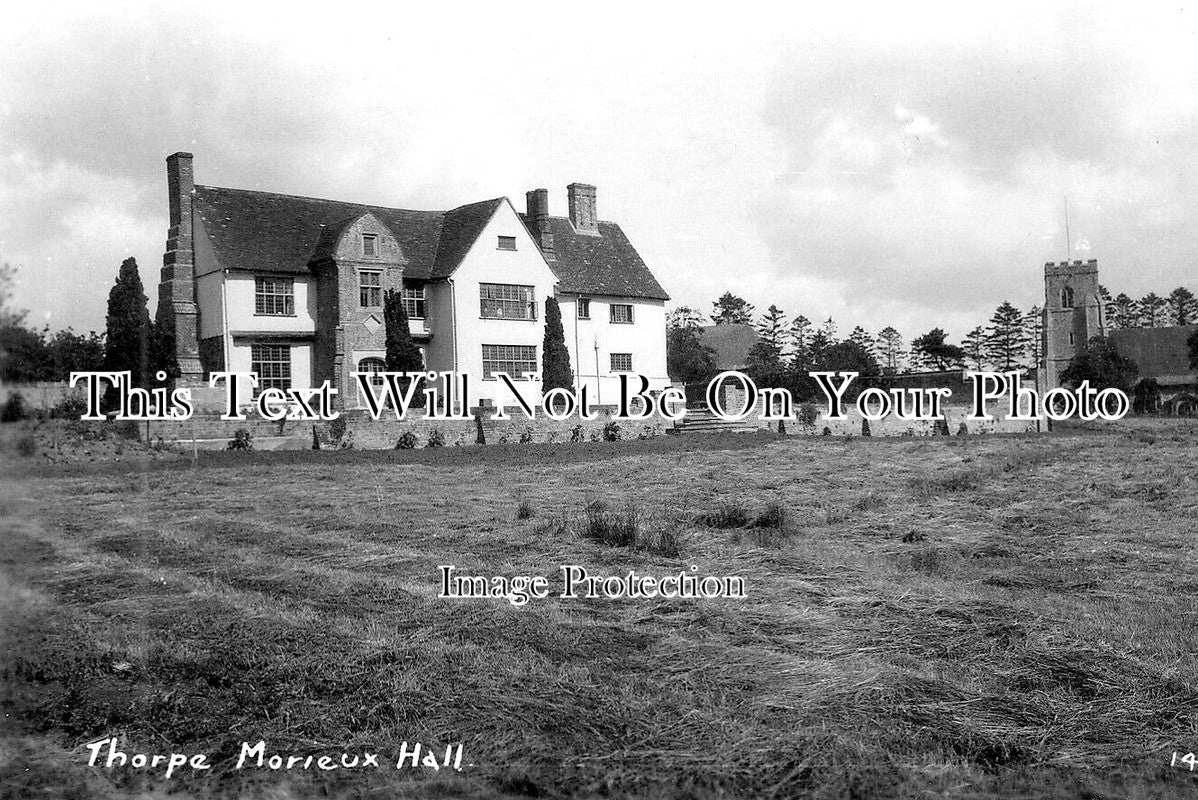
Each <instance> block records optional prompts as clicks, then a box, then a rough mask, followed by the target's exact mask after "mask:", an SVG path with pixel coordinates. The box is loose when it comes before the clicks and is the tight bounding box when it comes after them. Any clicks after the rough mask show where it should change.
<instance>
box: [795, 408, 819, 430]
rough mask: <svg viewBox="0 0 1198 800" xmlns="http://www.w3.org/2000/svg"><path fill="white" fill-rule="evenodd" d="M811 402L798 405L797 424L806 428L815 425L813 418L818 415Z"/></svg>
mask: <svg viewBox="0 0 1198 800" xmlns="http://www.w3.org/2000/svg"><path fill="white" fill-rule="evenodd" d="M818 413H819V412H817V411H816V410H815V405H814V404H813V403H802V404H800V405H799V414H798V417H799V424H800V425H803V426H804V427H807V428H814V427H815V418H816V416H818Z"/></svg>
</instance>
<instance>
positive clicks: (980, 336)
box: [667, 287, 1198, 396]
mask: <svg viewBox="0 0 1198 800" xmlns="http://www.w3.org/2000/svg"><path fill="white" fill-rule="evenodd" d="M1099 299H1100V302H1103V303H1104V304H1106V303H1108V302H1109V303H1110V308H1107V309H1106V319H1107V321H1108V325H1109V326H1111V327H1152V326H1158V327H1159V326H1166V325H1174V324H1176V325H1188V324H1194V322H1195V320H1196V318H1198V307H1196V303H1195V299H1194V295H1193V293H1192V292H1190V291H1189V290H1188V289H1186V288H1184V287H1179V288H1177V289H1175V290H1174V291H1173V292H1172V293H1170V294H1169V295H1168V296H1167V297H1165V298H1161V297H1159V296H1158V295H1156V294H1155V293H1152V294H1149V295H1146V296H1145V298H1143V299H1142V300H1140V301H1134V302H1133V301H1131V300H1130V299H1129V298H1128V297H1127V295H1123V294H1121V295H1119V296H1118V297H1116V298H1113V299H1111V298H1110V295H1109V293H1107V291H1106V289H1105V288H1103V287H1100V289H1099ZM707 317H708V318H706V319H705V317H704V315H703V314H702V313H701V312H699V311H698V310H696V309H694V308H690V307H686V306H683V307H680V308H677V309H675V310H674V311H672V312H671V313H670V315H669V318H668V332H667V359H668V362H669V363H668V367H669V373H670V375H671V376H672V377H674V378H675V379H677V380H682V381H685V382H687V383H698V382H702V381H706V380H709V379H710V378H711V376H712V375H714V374H715V363H714V353H713V352H711V351H710V349H709V348H707V347H705V346H704V345H703V343H702V337H701V335H700V332H699V329H700V328H701V327H702V326H704V325H706V324H709V322H708V319H710V322H711V323H714V324H716V325H731V324H745V325H750V326H752V327H753V328H754V330H755V331H756V333H757V337H758V341H757V343H756V344H755V345H754V346H753V348H752V350H751V351H750V352H749V354H748V359H747V362H748V363H747V368H746V371H747V372H748V374H749V375H750V376H751V377H752V378H753V379H754V381H756V382H758V383H759V384H760V385H766V386H786V387H787V388H791V389H792V390H795V389H798V390H799V394H800V396H802V395H805V394H806V392H805V391H804V389H805V388H811V387H810V386H809V385H808V386H806V387H805V386H804V384H809V381H806V380H804V377H805V373H807V372H809V371H812V370H852V371H856V372H860V373H861V374H862V375H863V376H873V375H895V374H902V373H910V372H922V371H931V370H954V369H963V368H968V369H974V370H987V369H993V370H1000V371H1008V370H1014V369H1021V368H1025V367H1034V366H1036V365H1037V364H1039V363H1040V361H1041V359H1042V357H1043V355H1044V354H1043V352H1042V350H1043V325H1044V322H1043V314H1042V309H1041V308H1040V307H1039V306H1032V307H1031V308H1029V309H1027V310H1026V311H1022V310H1020V309H1019V308H1017V307H1016V306H1014V305H1013V304H1012V303H1010V302H1009V301H1004V302H1002V303H1001V304H999V306H998V307H997V308H996V309H995V310H994V313H993V314H992V315H991V317H990V319H989V321H988V322H987V324H985V325H978V326H976V327H974V328H973V329H972V330H970V331H969V332H968V333H967V334H966V335H965V337H964V338H963V339H962V340H961V341H960V343H954V342H950V341H949V337H948V334H947V333H946V332H945V331H944V329H942V328H939V327H934V328H932V329H931V330H929V331H926V332H924V333H921V334H918V335H916V336H914V337H912V338H911V339H910V340H909V341H908V340H905V339H904V336H903V334H901V333H900V332H899V331H898V330H897V329H896V328H894V327H893V326H890V325H887V326H886V327H884V328H882V329H881V330H878V331H877V332H870V331H867V330H866V329H864V328H863V327H861V326H857V327H854V328H853V329H852V331H850V332H849V334H848V336H846V337H843V338H840V337H838V333H837V324H836V321H835V320H834V319H833V318H831V317H828V318H827V319H825V320H824V321H823V322H821V323H818V324H816V323H814V322H813V321H812V320H810V319H808V318H807V317H806V316H803V315H802V314H799V315H797V316H795V317H794V318H788V316H787V314H786V312H784V311H783V310H782V309H781V308H779V307H778V306H776V305H770V307H769V308H768V309H766V311H765V312H763V313H761V314H757V313H756V309H755V308H754V306H753V304H751V303H749V302H748V301H746V300H745V299H744V298H742V297H738V296H736V295H734V294H732V293H731V292H725V293H724V294H723V295H722V296H721V297H720V298H719V299H718V300H715V301H713V303H712V311H711V312H710V314H709V315H707Z"/></svg>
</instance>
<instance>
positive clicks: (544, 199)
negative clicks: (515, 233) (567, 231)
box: [524, 189, 556, 261]
mask: <svg viewBox="0 0 1198 800" xmlns="http://www.w3.org/2000/svg"><path fill="white" fill-rule="evenodd" d="M524 200H525V203H526V208H527V214H526V216H527V217H528V225H529V228H530V229H531V230H532V231H533V238H534V239H536V240H537V245H538V246H539V247H540V248H541V254H542V255H544V256H545V258H546V259H547V260H550V261H552V260H554V259H555V258H556V256H555V254H554V252H553V233H552V231H551V230H550V228H549V190H548V189H533V190H532V191H531V192H526V193H525V195H524Z"/></svg>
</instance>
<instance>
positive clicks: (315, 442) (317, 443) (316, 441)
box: [312, 425, 320, 450]
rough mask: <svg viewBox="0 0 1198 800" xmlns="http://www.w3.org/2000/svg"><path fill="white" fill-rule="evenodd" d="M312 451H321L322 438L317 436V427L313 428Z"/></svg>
mask: <svg viewBox="0 0 1198 800" xmlns="http://www.w3.org/2000/svg"><path fill="white" fill-rule="evenodd" d="M312 449H313V450H319V449H320V437H319V436H317V435H316V426H315V425H313V426H312Z"/></svg>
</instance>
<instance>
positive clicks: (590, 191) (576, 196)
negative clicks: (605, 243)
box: [566, 183, 599, 235]
mask: <svg viewBox="0 0 1198 800" xmlns="http://www.w3.org/2000/svg"><path fill="white" fill-rule="evenodd" d="M566 196H567V198H568V200H569V203H570V223H571V224H572V225H573V226H574V230H576V231H578V232H579V233H593V234H596V235H598V233H599V214H598V212H597V211H596V208H595V187H594V186H591V185H590V184H589V183H572V184H570V185H569V186H567V187H566Z"/></svg>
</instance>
